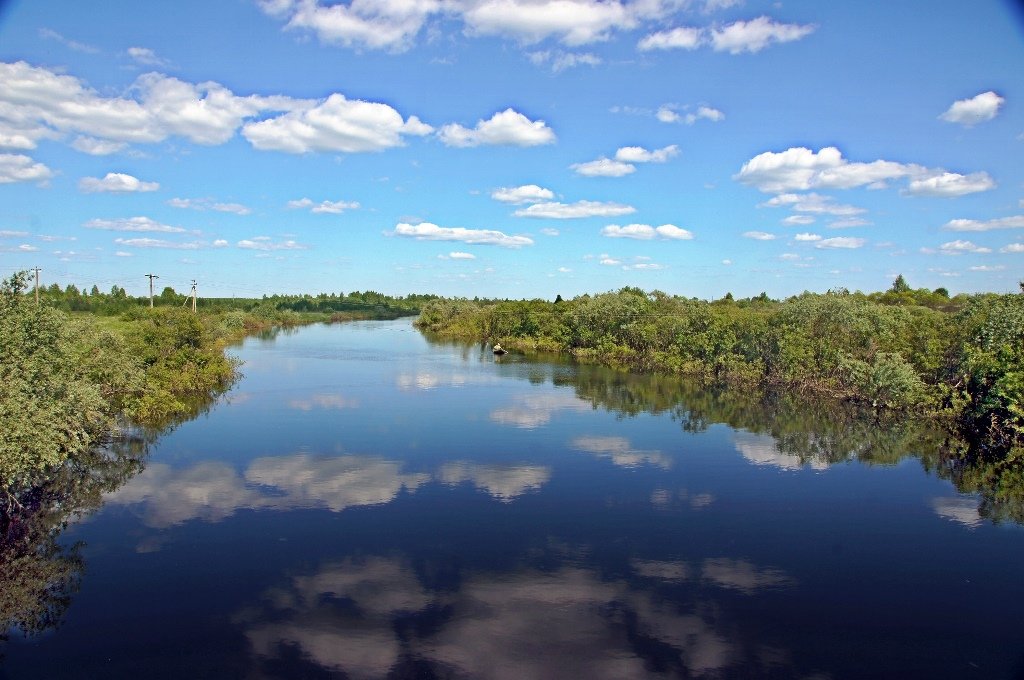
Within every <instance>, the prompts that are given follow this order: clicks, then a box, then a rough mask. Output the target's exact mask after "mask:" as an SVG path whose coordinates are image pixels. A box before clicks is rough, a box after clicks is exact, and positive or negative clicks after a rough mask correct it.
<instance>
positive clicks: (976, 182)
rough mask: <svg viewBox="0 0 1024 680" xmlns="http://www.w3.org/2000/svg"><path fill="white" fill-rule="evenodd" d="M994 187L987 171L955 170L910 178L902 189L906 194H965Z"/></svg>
mask: <svg viewBox="0 0 1024 680" xmlns="http://www.w3.org/2000/svg"><path fill="white" fill-rule="evenodd" d="M995 187H996V183H995V180H993V179H992V178H991V177H990V176H989V174H988V173H987V172H972V173H971V174H969V175H961V174H960V173H956V172H942V173H938V174H935V175H932V176H930V177H922V178H919V179H912V180H910V184H908V185H907V188H906V189H904V190H903V193H904V194H907V195H908V196H942V197H948V196H965V195H967V194H974V193H978V192H979V191H988V190H989V189H994V188H995Z"/></svg>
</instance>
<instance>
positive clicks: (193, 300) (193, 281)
mask: <svg viewBox="0 0 1024 680" xmlns="http://www.w3.org/2000/svg"><path fill="white" fill-rule="evenodd" d="M192 313H193V314H195V313H196V280H195V279H192Z"/></svg>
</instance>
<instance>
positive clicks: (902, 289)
mask: <svg viewBox="0 0 1024 680" xmlns="http://www.w3.org/2000/svg"><path fill="white" fill-rule="evenodd" d="M889 292H890V293H909V292H910V284H908V283H907V280H906V279H905V278H903V274H899V275H897V276H896V280H895V281H893V282H892V288H890V289H889Z"/></svg>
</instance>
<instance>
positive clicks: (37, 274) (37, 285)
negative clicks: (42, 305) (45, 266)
mask: <svg viewBox="0 0 1024 680" xmlns="http://www.w3.org/2000/svg"><path fill="white" fill-rule="evenodd" d="M29 271H33V272H35V273H36V306H37V307H38V306H39V272H41V271H43V270H42V269H40V268H39V267H36V268H35V269H30V270H29Z"/></svg>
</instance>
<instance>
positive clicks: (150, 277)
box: [146, 274, 160, 309]
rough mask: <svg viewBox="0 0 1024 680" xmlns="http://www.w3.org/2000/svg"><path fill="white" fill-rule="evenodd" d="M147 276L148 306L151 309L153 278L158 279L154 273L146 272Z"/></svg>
mask: <svg viewBox="0 0 1024 680" xmlns="http://www.w3.org/2000/svg"><path fill="white" fill-rule="evenodd" d="M146 276H148V277H149V308H150V309H153V279H159V278H160V277H159V276H157V275H156V274H146Z"/></svg>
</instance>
